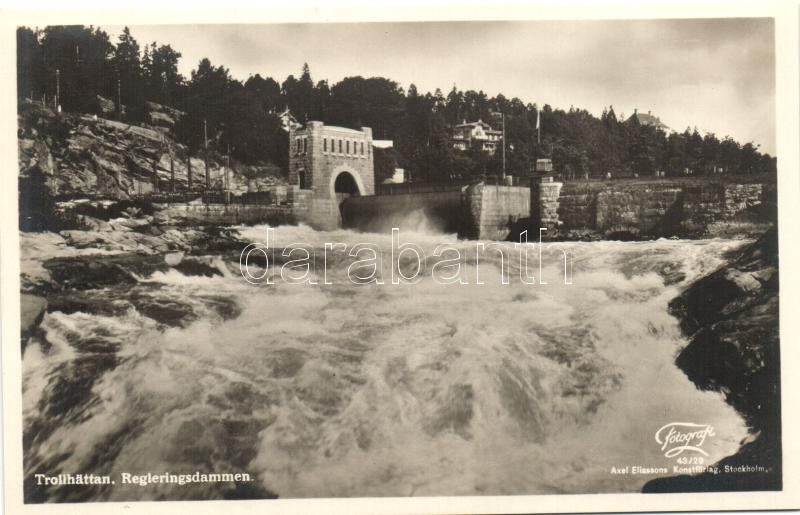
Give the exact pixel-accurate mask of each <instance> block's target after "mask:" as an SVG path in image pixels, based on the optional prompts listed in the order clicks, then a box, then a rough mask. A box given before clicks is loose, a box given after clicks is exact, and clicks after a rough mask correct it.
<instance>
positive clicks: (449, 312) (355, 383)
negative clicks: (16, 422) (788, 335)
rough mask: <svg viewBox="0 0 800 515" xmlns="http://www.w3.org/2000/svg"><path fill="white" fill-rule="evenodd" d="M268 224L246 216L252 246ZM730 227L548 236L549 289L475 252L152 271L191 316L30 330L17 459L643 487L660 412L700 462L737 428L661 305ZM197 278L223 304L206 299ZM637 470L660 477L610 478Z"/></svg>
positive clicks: (403, 488) (331, 478)
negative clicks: (695, 234)
mask: <svg viewBox="0 0 800 515" xmlns="http://www.w3.org/2000/svg"><path fill="white" fill-rule="evenodd" d="M265 234H266V232H265V227H251V228H244V229H241V236H242V237H243V238H244V239H245V240H247V241H253V242H258V241H263V240H264V238H265ZM275 238H276V240H277V241H276V242H273V245H277V246H278V247H280V246H281V244H288V243H290V242H304V243H308V244H312V245H313V246H314V247H315V248H316V249H321V248H323V245H324V243H325V242H344V243H347V244H349V245H352V244H354V243H356V242H372V243H377V244H379V245H381V246H382V247H383V248H384V249H387V252H388V249H390V248H391V240H390V236H389V235H388V234H356V233H351V232H347V231H334V232H316V231H312V230H311V229H309V228H307V227H304V226H300V227H279V228H277V230H276V232H275ZM403 238H404V240H405V241H414V242H416V243H418V244H420V245H421V246H422V247H423V249H425V250H426V252H427V253H428V255H429V256H430V255H431V253H432V250H433V248H434V247H435V246H436V245H438V244H439V243H441V242H443V241H446V242H450V243H452V244H454V245H457V246H459V247H461V248H463V249H474V247H475V242H463V241H462V242H459V241H457V240H456V239H455V238H454V237H452V236H442V235H437V236H433V235H429V234H426V233H423V232H416V233H404V234H403ZM741 244H742V243H741V242H734V241H724V240H709V241H666V240H661V241H653V242H636V243H622V242H596V243H565V244H561V247H562V248H564V249H566V250H567V252H569V253H571V254H572V255H573V257H574V264H573V267H572V268H573V270H572V272H573V276H572V283H573V284H564V281H563V270H562V268H561V267H563V264H562V263H561V262H560V261H559V259H558V257H553V258H550V261H549V262H548V263H547V265H546V266H545V268H544V277H545V278H546V280H547V282H548V284H546V285H542V284H534V285H528V284H522V283H521V282H520V281H519V280H515V276H514V274H515V273H516V271H515V270H512V274H511V280H510V284H507V285H504V284H500V272H499V260H497V259H490V258H487V259H486V260H482V261H481V263H480V267H481V274H482V280H483V282H484V284H476V283H475V281H474V280H473V278H474V277H475V270H474V268H475V262H474V260H470V261H469V262H468V264H467V265H466V268H465V273H466V275H467V277H469V278H470V281H469V282H470V284H468V285H460V284H454V285H442V284H438V283H436V282H435V281H434V280H432V279H431V277H430V274H426V276H425V277H424V278H423V279H422V281H420V282H419V283H418V284H415V285H411V286H405V285H399V286H395V285H390V284H384V285H378V284H366V285H359V284H353V283H352V282H350V281H348V280H347V278H346V268H347V266H348V265H349V264H350V263H352V262H353V259H352V258H346V257H344V256H341V257H339V258H336V259H331V260H330V262H329V263H327V267H328V269H329V274H331V275H330V277H331V278H332V281H331V282H332V283H333V284H331V285H322V284H318V285H316V286H313V285H307V284H306V285H295V284H285V283H283V282H281V281H276V283H275V284H273V285H260V286H259V285H252V284H249V283H247V282H246V281H245V280H244V279H243V278H242V277H241V276H240V275H238V271H237V268H238V264H236V263H232V262H227V263H225V262H222V260H221V259H219V260H218V266H219V267H220V269H221V270H223V271H224V275H223V276H216V277H187V276H184V275H182V274H180V273H179V272H177V271H175V270H171V271H169V272H166V273H164V272H156V273H154V274H152V275H151V276H148V277H142V278H141V284H142V286H146V287H148V288H150V289H151V290H152V289H155V290H156V291H157V292H158V294H159V295H160V296H161V297H163V298H166V299H169V300H170V301H173V302H175V303H179V304H185V305H188V306H190V307H191V309H192V310H194V312H196V313H199V315H200V316H199V317H198V319H197V320H195V321H193V322H191V323H189V324H186V325H185V326H183V327H164V326H163V325H158V324H157V323H156V322H155V321H154V320H152V319H151V318H148V317H146V316H144V315H143V314H141V313H139V312H138V311H137V310H135V309H133V308H131V309H128V310H127V311H125V312H124V313H123V314H117V315H98V314H86V313H82V312H74V313H72V314H68V315H67V314H63V313H58V312H54V313H50V314H48V315H47V317H46V318H45V320H44V322H43V330H44V334H45V335H46V340H47V342H48V344H47V345H45V344H43V343H41V342H40V341H36V340H34V341H32V342H31V343H30V344H29V346H28V348H27V349H26V352H25V354H24V359H23V404H24V424H25V471H26V475H27V476H31V475H32V474H35V473H47V474H58V473H81V472H93V473H95V474H112V475H118V474H119V473H121V472H130V473H147V472H152V473H154V474H155V473H162V472H167V471H169V472H172V473H187V472H188V473H192V472H194V471H201V472H248V473H250V474H252V475H253V477H254V478H255V481H254V484H253V485H252V486H251V487H250V488H249V490H247V491H239V492H237V493H236V494H235V495H244V496H246V495H252V496H260V495H262V496H263V495H269V494H270V493H273V494H275V495H278V496H280V497H317V496H387V495H392V496H407V495H492V494H494V495H502V494H529V493H588V492H621V491H638V490H640V489H641V487H642V485H643V484H644V483H645V482H646V481H648V480H649V479H652V478H654V477H658V476H660V475H672V468H671V467H672V466H673V465H675V463H676V459H675V458H671V459H670V458H665V457H664V451H663V450H662V449H661V446H660V445H659V444H657V443H656V441H655V439H654V435H655V433H656V431H657V430H658V429H659V428H660V427H662V426H663V425H665V424H668V423H670V422H691V423H698V424H710V425H712V426H713V427H714V432H715V435H714V437H713V438H709V439H708V440H707V441H706V442H705V443H704V445H703V450H704V451H705V452H707V453H708V455H709V456H708V457H706V458H705V462H706V463H712V462H715V461H717V460H718V459H720V458H722V457H724V456H726V455H729V454H732V453H733V452H735V451H736V449H737V448H738V444H739V442H740V441H741V439H742V438H744V437H745V436H746V434H747V431H746V428H745V426H744V424H743V422H742V420H741V419H740V417H739V416H738V415H737V414H736V413H735V412H734V411H733V409H732V408H730V407H729V406H728V405H727V404H725V402H724V400H723V398H722V396H721V395H720V394H717V393H711V392H701V391H698V390H697V389H696V388H695V386H694V385H692V383H690V381H689V380H688V379H687V378H686V376H685V375H684V374H683V373H682V372H681V371H680V370H679V369H678V368H676V366H675V365H674V358H675V355H676V353H677V352H678V350H679V349H680V348H681V346H682V345H684V344H685V340H684V339H683V337H682V336H681V334H680V330H679V328H678V324H677V320H676V319H675V318H673V317H672V316H670V315H669V314H668V312H667V304H668V302H669V300H671V299H672V298H674V297H675V296H676V295H677V294H678V292H679V291H680V290H681V288H683V287H685V285H686V284H688V282H690V281H692V280H693V279H695V278H697V277H699V276H701V275H704V274H706V273H708V272H710V271H711V270H713V269H714V268H716V267H717V266H719V265H720V264H721V263H722V262H723V259H724V254H725V253H726V252H727V251H729V250H731V249H734V248H737V247H738V246H740V245H741ZM387 259H388V258H387ZM484 274H485V275H484ZM534 274H535V275H536V274H538V268H536V269H535V270H534ZM537 281H538V278H537ZM320 282H321V281H320ZM387 282H388V281H387ZM211 294H213V299H217V300H215V302H217V301H218V299H219V298H226V299H232V300H233V301H234V302H235V304H236V305H237V306H238V308H237V312H236V313H237V314H238V315H237V314H234V315H231V314H230V313H228V316H223V315H221V314H220V310H219V309H217V308H218V304H214V303H212V302H211V301H210V300H209V299H211V298H212V297H210V295H211ZM111 302H114V301H113V299H112V300H111ZM215 306H216V307H217V308H215ZM637 465H638V466H644V467H668V468H669V473H666V474H645V475H641V474H612V473H611V468H612V466H613V467H625V466H637ZM117 482H119V481H117ZM230 488H231V486H230V485H228V484H208V485H192V486H183V487H181V486H177V485H150V486H147V487H137V486H130V485H128V486H123V485H119V484H118V485H116V486H114V487H96V488H94V489H84V490H81V493H75V490H66V489H58V488H53V489H51V490H49V491H48V492H49V493H48V494H47V498H46V499H47V500H70V499H79V498H89V499H97V500H104V499H108V500H119V499H129V500H132V499H182V498H215V497H225V496H230V495H232V494H231V493H230ZM40 500H45V499H40Z"/></svg>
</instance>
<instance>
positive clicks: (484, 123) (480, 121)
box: [453, 120, 500, 132]
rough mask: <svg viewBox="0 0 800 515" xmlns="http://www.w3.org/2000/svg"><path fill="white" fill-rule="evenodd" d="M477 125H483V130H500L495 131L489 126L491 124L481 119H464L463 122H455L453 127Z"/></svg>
mask: <svg viewBox="0 0 800 515" xmlns="http://www.w3.org/2000/svg"><path fill="white" fill-rule="evenodd" d="M478 125H480V126H481V127H483V128H484V129H485V130H487V131H494V132H500V131H495V130H494V129H492V126H491V125H489V124H488V123H486V122H484V121H483V120H478V121H477V122H467V121H466V120H465V121H464V123H459V124H457V125H453V127H454V128H459V127H476V126H478Z"/></svg>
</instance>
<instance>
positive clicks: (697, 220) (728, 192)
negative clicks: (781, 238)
mask: <svg viewBox="0 0 800 515" xmlns="http://www.w3.org/2000/svg"><path fill="white" fill-rule="evenodd" d="M776 192H777V188H776V184H775V183H774V182H771V181H745V180H742V181H730V180H723V179H707V178H704V179H698V178H691V179H684V180H681V179H673V180H664V179H661V180H652V181H642V180H638V181H634V180H631V181H593V182H567V183H565V184H564V186H563V187H562V188H561V192H560V194H559V197H558V206H557V210H556V211H557V226H558V229H559V232H560V233H561V234H562V235H564V234H568V233H570V232H571V231H573V232H574V231H592V232H595V233H597V234H599V235H600V236H604V237H608V236H612V235H615V234H628V235H630V236H633V237H660V236H680V237H692V236H699V235H702V234H704V233H707V232H708V230H709V228H710V226H712V225H714V224H719V223H725V222H733V221H737V220H745V219H747V220H751V221H752V220H769V219H771V218H774V219H777V216H776V215H777V200H776V199H777V195H776Z"/></svg>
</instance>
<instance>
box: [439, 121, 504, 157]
mask: <svg viewBox="0 0 800 515" xmlns="http://www.w3.org/2000/svg"><path fill="white" fill-rule="evenodd" d="M502 141H503V131H498V130H494V129H492V127H491V126H490V125H489V124H488V123H486V122H484V121H482V120H478V121H477V122H469V123H467V121H466V120H464V122H463V123H460V124H458V125H454V126H452V127H450V145H452V147H453V148H457V149H460V150H467V149H469V148H473V146H477V147H478V148H479V149H480V150H482V151H484V152H486V153H488V154H490V155H491V154H494V153H495V151H496V150H497V147H498V146H499V145H500V144H501V142H502Z"/></svg>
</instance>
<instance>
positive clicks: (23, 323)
mask: <svg viewBox="0 0 800 515" xmlns="http://www.w3.org/2000/svg"><path fill="white" fill-rule="evenodd" d="M46 311H47V300H46V299H45V298H43V297H39V296H36V295H30V294H28V293H22V294H20V315H21V316H20V319H21V320H20V328H21V332H20V339H21V342H22V349H23V350H25V343H26V342H27V341H28V338H30V337H31V336H33V334H34V333H35V332H36V329H37V328H38V327H39V324H40V323H41V322H42V319H43V318H44V314H45V312H46Z"/></svg>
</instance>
